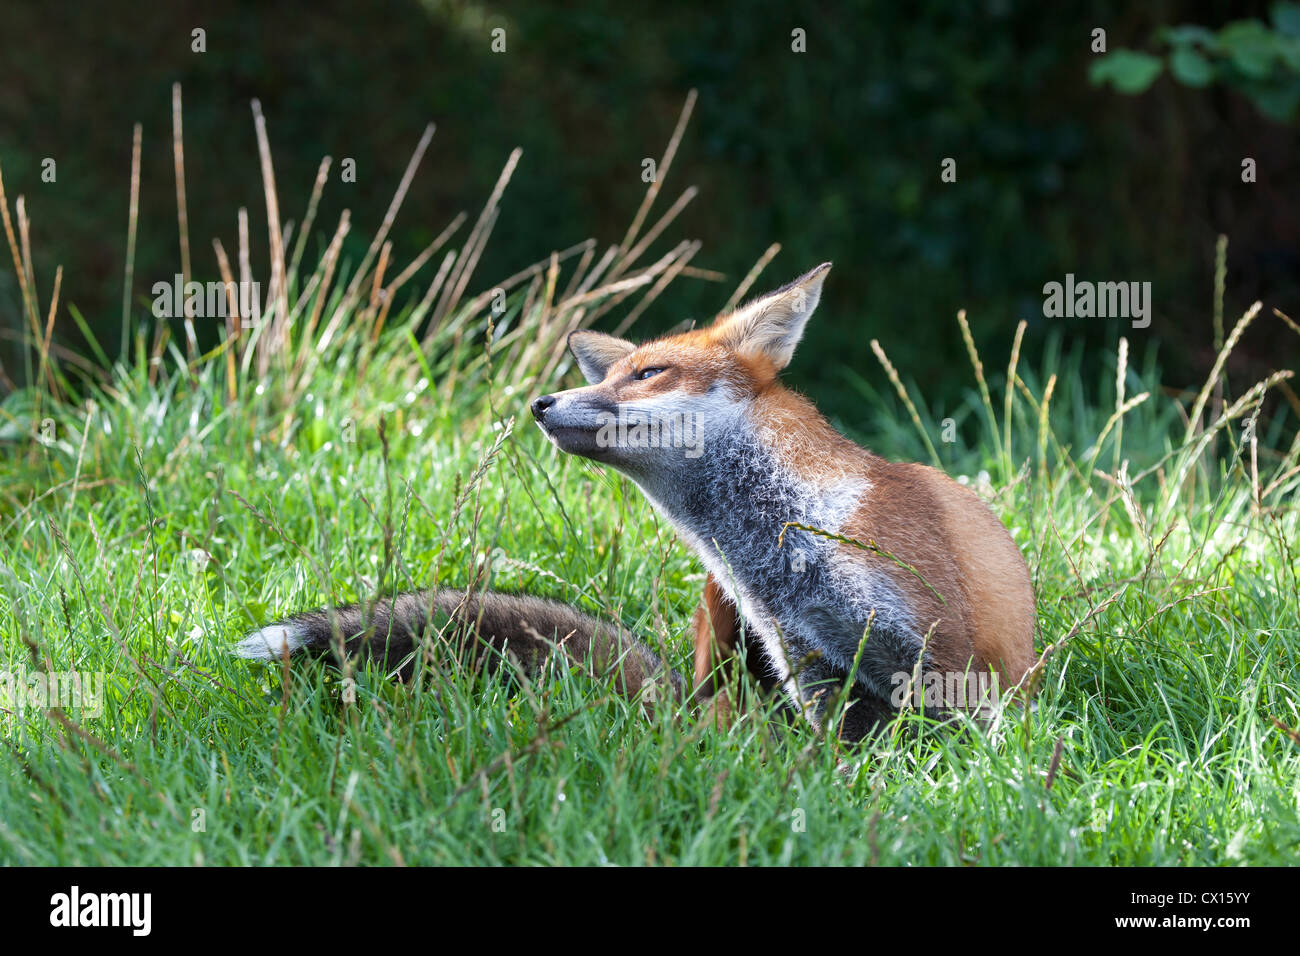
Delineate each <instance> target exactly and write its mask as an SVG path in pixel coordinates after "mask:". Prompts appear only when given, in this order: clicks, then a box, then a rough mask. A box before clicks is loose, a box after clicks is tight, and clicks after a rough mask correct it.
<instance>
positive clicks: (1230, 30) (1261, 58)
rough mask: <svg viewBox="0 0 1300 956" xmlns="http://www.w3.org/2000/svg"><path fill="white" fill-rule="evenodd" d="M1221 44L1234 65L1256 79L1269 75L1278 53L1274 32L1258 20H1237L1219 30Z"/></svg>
mask: <svg viewBox="0 0 1300 956" xmlns="http://www.w3.org/2000/svg"><path fill="white" fill-rule="evenodd" d="M1219 45H1220V47H1221V48H1222V49H1223V50H1224V52H1226V53H1227V54H1228V55H1229V56H1230V57H1231V58H1232V62H1233V65H1234V66H1236V67H1237V69H1239V70H1241V72H1242V73H1244V74H1246V75H1247V76H1252V77H1255V78H1256V79H1260V78H1263V77H1265V76H1268V74H1269V71H1270V70H1271V69H1272V68H1273V59H1274V57H1275V56H1276V54H1277V46H1276V44H1275V43H1274V38H1273V34H1272V33H1270V32H1269V30H1268V28H1267V27H1266V26H1264V24H1262V23H1260V22H1259V21H1258V20H1236V21H1234V22H1232V23H1229V24H1228V25H1227V26H1226V27H1224V28H1223V29H1222V30H1220V31H1219Z"/></svg>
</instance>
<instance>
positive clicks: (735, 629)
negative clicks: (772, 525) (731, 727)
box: [694, 574, 740, 726]
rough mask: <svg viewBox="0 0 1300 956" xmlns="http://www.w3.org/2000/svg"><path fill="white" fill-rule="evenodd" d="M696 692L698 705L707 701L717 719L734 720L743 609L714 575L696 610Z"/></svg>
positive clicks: (709, 710) (714, 718)
mask: <svg viewBox="0 0 1300 956" xmlns="http://www.w3.org/2000/svg"><path fill="white" fill-rule="evenodd" d="M694 626H695V694H694V699H695V702H696V703H697V704H707V711H708V712H709V713H711V714H712V717H713V720H714V722H715V723H716V724H717V725H718V726H722V725H724V724H726V723H729V722H730V719H731V694H730V685H731V680H732V678H733V672H734V669H735V668H734V658H735V656H736V644H737V642H738V641H739V640H740V612H739V611H738V610H737V609H736V605H735V604H733V603H732V602H731V599H730V598H728V597H727V595H726V594H725V593H724V592H723V590H722V588H721V586H719V584H718V582H717V580H716V579H715V578H714V577H713V575H712V574H710V575H709V577H708V580H707V581H705V583H704V599H703V600H702V601H701V602H700V606H699V607H698V608H697V609H696V611H695V622H694Z"/></svg>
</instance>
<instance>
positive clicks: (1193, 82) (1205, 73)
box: [1169, 46, 1214, 87]
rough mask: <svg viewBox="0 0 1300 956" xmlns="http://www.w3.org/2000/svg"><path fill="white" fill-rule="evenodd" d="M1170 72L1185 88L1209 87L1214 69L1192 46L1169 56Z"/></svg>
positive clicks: (1175, 51)
mask: <svg viewBox="0 0 1300 956" xmlns="http://www.w3.org/2000/svg"><path fill="white" fill-rule="evenodd" d="M1169 72H1170V73H1172V74H1173V75H1174V76H1175V78H1177V80H1178V82H1180V83H1182V84H1183V85H1184V86H1197V87H1200V86H1209V85H1210V83H1212V82H1213V81H1214V67H1213V66H1211V65H1210V61H1209V60H1207V59H1205V57H1203V56H1201V55H1200V54H1199V53H1197V52H1196V51H1195V50H1193V49H1192V48H1191V47H1190V46H1180V47H1178V48H1177V49H1175V50H1174V52H1173V53H1171V54H1170V55H1169Z"/></svg>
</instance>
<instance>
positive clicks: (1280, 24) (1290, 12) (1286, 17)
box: [1270, 3, 1300, 37]
mask: <svg viewBox="0 0 1300 956" xmlns="http://www.w3.org/2000/svg"><path fill="white" fill-rule="evenodd" d="M1270 19H1272V21H1273V26H1275V27H1276V28H1277V32H1278V33H1281V34H1283V35H1285V36H1289V37H1300V3H1275V4H1273V11H1272V17H1271V18H1270Z"/></svg>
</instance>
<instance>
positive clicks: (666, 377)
mask: <svg viewBox="0 0 1300 956" xmlns="http://www.w3.org/2000/svg"><path fill="white" fill-rule="evenodd" d="M830 266H831V264H830V263H829V262H826V263H823V264H822V265H819V266H818V267H817V268H815V269H813V270H812V271H811V272H808V273H806V274H805V275H802V276H800V277H799V278H798V279H795V280H794V281H793V282H791V283H790V284H788V285H785V286H782V287H781V288H779V289H777V290H776V291H774V292H770V293H768V294H767V295H764V296H761V297H759V298H757V299H755V300H754V301H752V302H750V303H748V304H747V305H744V306H742V307H741V308H739V309H737V310H736V311H734V312H730V313H726V314H723V315H720V316H718V318H717V319H716V320H715V321H714V322H713V323H712V324H711V325H709V326H707V327H705V328H701V329H694V330H691V331H689V332H683V333H681V334H679V335H670V336H666V337H664V338H660V339H655V340H653V341H650V342H645V343H642V344H640V345H637V344H634V343H632V342H628V341H625V340H623V339H620V338H615V337H614V336H612V335H605V334H603V333H600V332H591V331H579V332H574V333H573V334H572V335H570V336H569V350H570V351H571V352H572V353H573V356H574V358H575V359H577V362H578V367H579V368H580V369H581V370H582V374H583V375H584V376H585V377H586V379H587V381H588V383H589V384H588V385H586V386H584V387H582V388H572V389H569V390H567V391H563V392H556V393H555V394H553V395H543V396H541V397H540V398H537V399H534V400H533V403H532V406H531V407H532V412H533V417H534V418H535V419H536V421H537V424H538V425H539V426H540V427H541V429H542V431H543V432H545V433H546V436H547V437H548V438H549V439H550V440H551V441H552V442H554V443H555V445H556V446H557V447H558V448H560V449H561V450H562V451H565V452H569V453H570V454H575V455H581V456H582V457H584V458H590V459H592V460H594V461H599V462H603V463H605V464H609V465H612V466H614V467H615V468H617V469H619V470H620V471H623V472H626V473H628V474H629V475H631V476H632V477H633V478H641V477H645V476H647V475H661V476H662V475H664V474H665V472H668V471H676V470H678V469H685V468H690V467H691V463H692V462H693V461H695V460H697V459H699V458H700V457H701V456H702V455H703V454H704V453H705V451H706V449H707V446H708V445H709V444H712V443H714V442H718V441H724V440H726V439H727V438H729V437H731V436H733V435H734V434H735V433H736V431H737V430H738V429H752V428H753V427H754V422H755V419H756V412H757V411H758V408H759V406H760V405H761V404H762V402H763V399H764V398H765V396H770V395H771V394H772V393H773V392H774V391H782V390H781V387H780V385H779V383H778V382H777V376H778V374H779V373H780V371H781V370H782V369H783V368H785V367H786V366H787V365H788V364H789V363H790V359H791V358H792V357H793V355H794V350H795V346H796V345H797V344H798V343H799V339H800V337H801V336H802V335H803V330H804V326H805V325H806V324H807V322H808V319H809V317H810V316H811V315H812V312H813V309H815V308H816V307H817V302H818V300H819V299H820V297H821V288H822V282H823V280H824V279H825V278H826V274H827V272H828V271H830ZM765 418H767V419H768V420H769V423H770V416H765Z"/></svg>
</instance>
